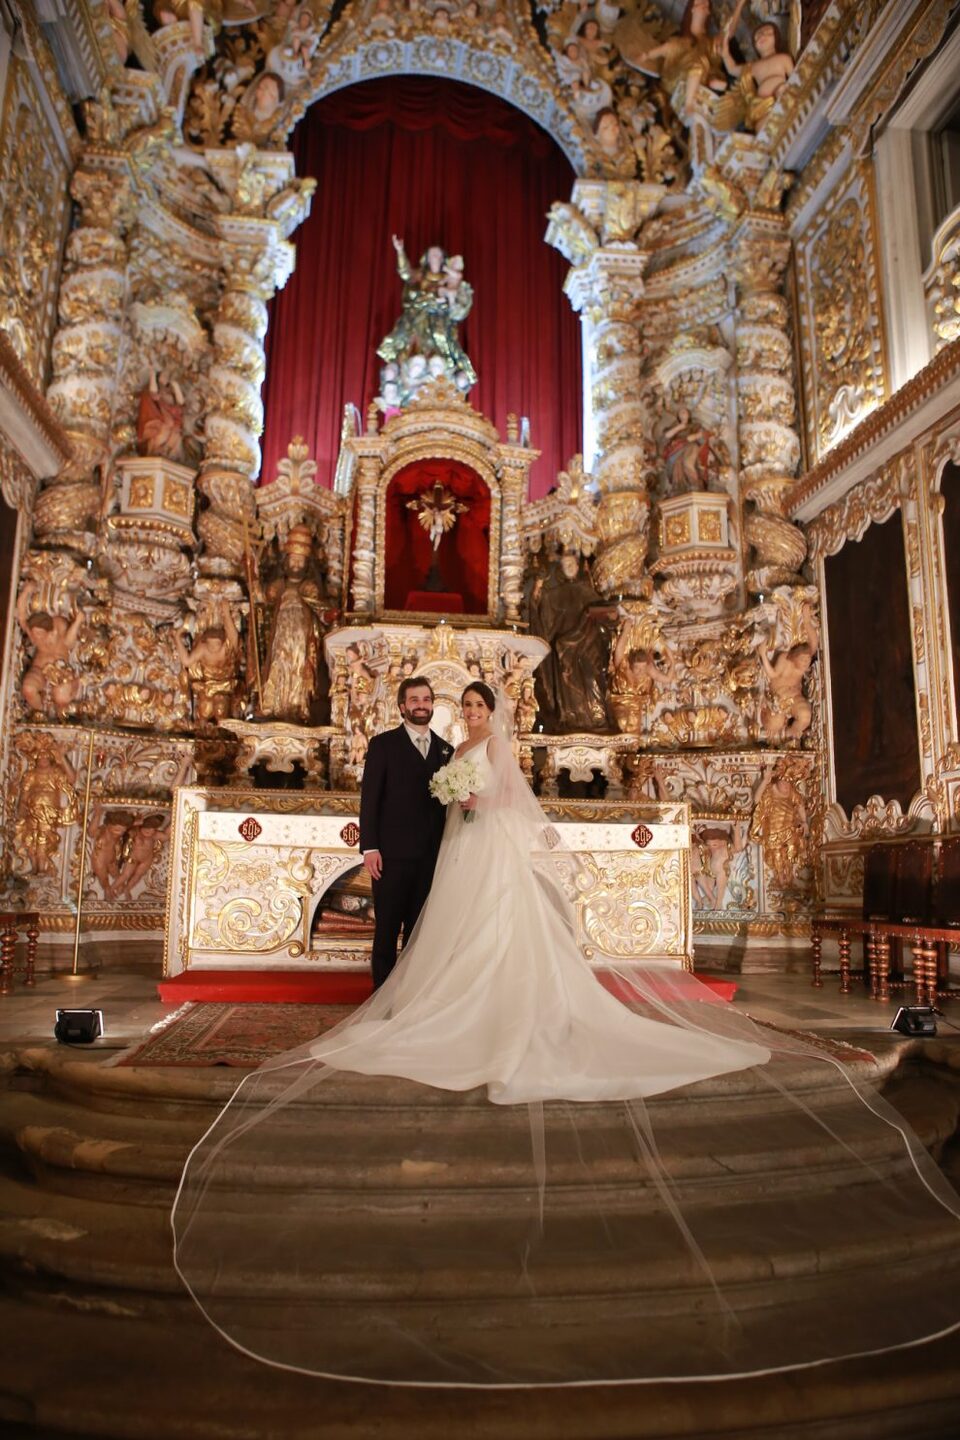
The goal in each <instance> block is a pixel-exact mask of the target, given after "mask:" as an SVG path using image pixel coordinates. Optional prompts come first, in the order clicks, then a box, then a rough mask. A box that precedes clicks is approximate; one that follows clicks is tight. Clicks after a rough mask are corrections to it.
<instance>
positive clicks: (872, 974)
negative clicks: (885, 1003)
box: [863, 930, 880, 1000]
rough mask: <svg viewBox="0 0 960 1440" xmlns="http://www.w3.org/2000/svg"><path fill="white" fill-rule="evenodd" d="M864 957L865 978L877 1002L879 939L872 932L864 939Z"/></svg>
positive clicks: (871, 995)
mask: <svg viewBox="0 0 960 1440" xmlns="http://www.w3.org/2000/svg"><path fill="white" fill-rule="evenodd" d="M863 957H864V961H865V964H864V967H863V970H864V974H863V978H864V980H865V981H866V983H867V984H868V985H869V987H870V998H871V999H872V1000H876V998H877V995H878V993H879V989H880V985H879V980H878V978H877V937H876V935H874V933H873V931H872V930H871V931H870V932H869V933H868V934H866V935H865V936H864V937H863Z"/></svg>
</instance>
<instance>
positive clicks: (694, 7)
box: [631, 0, 727, 117]
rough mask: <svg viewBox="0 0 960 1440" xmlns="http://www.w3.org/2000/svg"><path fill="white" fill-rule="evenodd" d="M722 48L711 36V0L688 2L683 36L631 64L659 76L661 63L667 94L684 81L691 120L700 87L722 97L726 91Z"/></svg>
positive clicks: (685, 113) (655, 48) (684, 101)
mask: <svg viewBox="0 0 960 1440" xmlns="http://www.w3.org/2000/svg"><path fill="white" fill-rule="evenodd" d="M720 46H721V41H720V40H719V38H718V37H717V36H715V35H711V33H710V0H688V3H687V7H686V10H685V11H684V17H683V25H682V28H681V31H680V34H679V35H672V36H671V37H670V38H669V39H668V40H664V41H663V43H662V44H660V45H655V46H653V47H652V48H651V49H650V50H647V51H645V52H644V53H643V54H642V55H637V56H636V57H634V58H633V59H632V61H631V63H632V64H633V65H634V66H635V67H636V69H638V70H644V71H647V72H648V73H651V74H656V73H657V69H658V67H659V64H660V62H662V72H661V78H662V80H663V84H664V88H665V89H666V90H667V91H668V93H672V92H673V90H674V89H675V87H676V85H677V83H678V82H679V81H681V80H682V81H683V82H684V85H683V90H684V98H683V113H684V115H685V116H688V117H689V116H690V115H692V114H693V113H694V111H695V110H696V109H697V101H698V91H699V89H700V87H701V85H705V86H706V87H707V88H708V89H709V90H713V91H717V92H719V93H722V92H723V91H724V90H726V88H727V79H726V76H725V74H724V70H723V63H722V59H721V53H720Z"/></svg>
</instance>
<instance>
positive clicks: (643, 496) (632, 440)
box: [566, 243, 653, 597]
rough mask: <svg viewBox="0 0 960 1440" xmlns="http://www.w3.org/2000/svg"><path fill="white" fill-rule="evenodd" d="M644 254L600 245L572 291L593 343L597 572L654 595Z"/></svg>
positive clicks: (620, 587)
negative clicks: (642, 317) (642, 324)
mask: <svg viewBox="0 0 960 1440" xmlns="http://www.w3.org/2000/svg"><path fill="white" fill-rule="evenodd" d="M646 260H647V257H646V255H645V254H644V253H643V252H642V251H640V250H638V249H637V247H636V246H635V245H634V244H632V243H629V244H628V243H622V244H620V245H618V247H617V248H616V249H615V250H614V249H610V250H605V249H598V250H596V251H594V253H593V254H592V255H591V257H590V259H589V261H588V263H587V264H586V265H584V266H582V267H581V268H579V269H578V270H576V271H574V272H572V274H571V276H570V277H568V281H567V287H566V288H567V293H568V294H569V295H570V297H571V299H572V300H573V303H574V307H575V308H576V309H577V310H581V311H583V312H584V313H585V315H586V317H587V319H588V322H589V325H590V337H591V342H592V375H591V376H590V377H589V381H588V383H590V385H591V404H592V409H593V414H594V417H595V425H596V456H597V458H596V462H595V465H594V474H595V476H596V479H597V483H598V485H599V487H600V492H601V500H600V506H599V511H598V516H597V529H598V534H599V541H600V543H599V546H598V550H597V559H596V563H595V565H594V578H595V580H596V582H597V585H598V586H599V588H600V590H601V591H602V592H603V593H604V594H606V595H626V596H634V597H641V596H644V595H646V594H648V593H649V590H650V579H649V576H648V575H647V574H646V570H645V564H646V558H647V548H648V522H649V516H650V501H649V496H648V483H649V479H650V476H651V473H652V461H653V456H652V453H651V448H650V444H649V441H648V439H647V433H646V431H647V426H646V414H645V410H644V405H643V401H642V399H641V394H642V386H641V364H642V358H641V338H640V330H639V323H638V307H639V302H640V300H641V298H642V296H643V271H644V267H645V265H646Z"/></svg>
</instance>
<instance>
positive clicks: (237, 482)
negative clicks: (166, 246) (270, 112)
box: [198, 150, 315, 585]
mask: <svg viewBox="0 0 960 1440" xmlns="http://www.w3.org/2000/svg"><path fill="white" fill-rule="evenodd" d="M207 162H208V164H209V166H210V168H211V170H212V171H213V173H214V175H215V177H216V180H217V183H218V184H219V185H220V187H221V189H222V190H224V192H225V193H226V194H227V195H228V196H229V198H230V202H231V207H232V208H231V213H229V214H226V215H221V216H219V217H218V219H217V233H218V235H219V239H220V266H221V275H222V279H223V289H222V292H221V296H220V302H219V305H218V306H217V310H216V313H215V315H214V316H213V323H212V332H213V363H212V365H211V367H210V376H209V382H210V390H211V397H210V401H209V404H208V408H207V415H206V426H205V434H206V451H205V454H204V458H203V462H202V464H201V467H200V470H201V474H200V481H199V488H200V490H201V492H202V494H203V495H205V496H206V498H207V500H208V502H209V506H208V508H207V509H206V510H205V511H204V512H203V513H202V515H201V516H200V520H199V524H198V529H199V532H200V538H201V540H202V541H203V546H204V553H203V555H202V557H201V559H200V562H199V569H200V573H201V576H202V577H203V578H204V580H206V581H207V583H208V585H209V582H211V581H214V582H215V581H217V580H228V581H233V580H235V579H236V578H237V577H238V576H239V575H240V574H241V573H242V568H243V558H244V527H245V526H246V528H247V530H248V531H250V530H251V529H252V527H253V525H254V522H255V508H254V504H253V493H252V487H253V482H254V481H255V480H256V478H257V476H258V475H259V473H260V435H261V433H262V431H263V404H262V401H261V399H260V386H261V384H262V383H263V376H264V371H265V359H264V351H263V340H264V336H265V335H266V332H267V301H268V300H269V299H270V298H271V296H272V295H273V294H274V293H275V291H277V290H279V289H282V288H283V286H284V285H285V284H286V282H287V280H288V279H289V277H290V275H291V274H292V273H293V266H294V247H293V246H292V245H291V244H290V242H289V241H288V240H287V238H286V237H287V236H288V235H289V234H291V233H292V231H293V230H294V229H295V228H296V227H297V226H298V225H299V224H300V223H301V221H302V220H303V219H304V218H305V216H306V215H307V213H308V212H309V209H310V199H311V196H312V194H313V190H314V188H315V182H314V181H312V180H299V181H298V180H297V179H296V178H295V177H294V172H293V158H292V156H290V155H287V154H274V153H272V152H267V151H255V152H253V153H252V154H250V153H247V152H245V151H244V152H241V151H238V150H217V151H207ZM273 217H277V218H273Z"/></svg>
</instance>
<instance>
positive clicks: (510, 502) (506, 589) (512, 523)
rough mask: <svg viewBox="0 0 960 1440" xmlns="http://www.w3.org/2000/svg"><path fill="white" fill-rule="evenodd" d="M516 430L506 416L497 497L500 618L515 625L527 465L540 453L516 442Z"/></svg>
mask: <svg viewBox="0 0 960 1440" xmlns="http://www.w3.org/2000/svg"><path fill="white" fill-rule="evenodd" d="M518 435H519V430H518V427H517V417H516V416H515V415H510V416H508V417H507V443H506V444H505V445H501V447H500V454H501V456H502V458H503V471H502V473H501V477H500V494H501V496H502V501H503V508H502V510H501V512H500V593H501V596H502V599H503V619H504V621H505V623H506V624H508V625H514V624H516V622H517V621H518V620H519V619H520V604H521V601H522V599H523V534H522V528H521V511H522V509H523V502H524V500H525V499H526V498H527V484H528V481H529V476H530V466H531V465H532V464H533V462H534V460H536V459H537V458H538V457H539V455H540V451H539V450H531V449H530V448H529V446H524V445H519V444H518V443H517V440H518Z"/></svg>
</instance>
